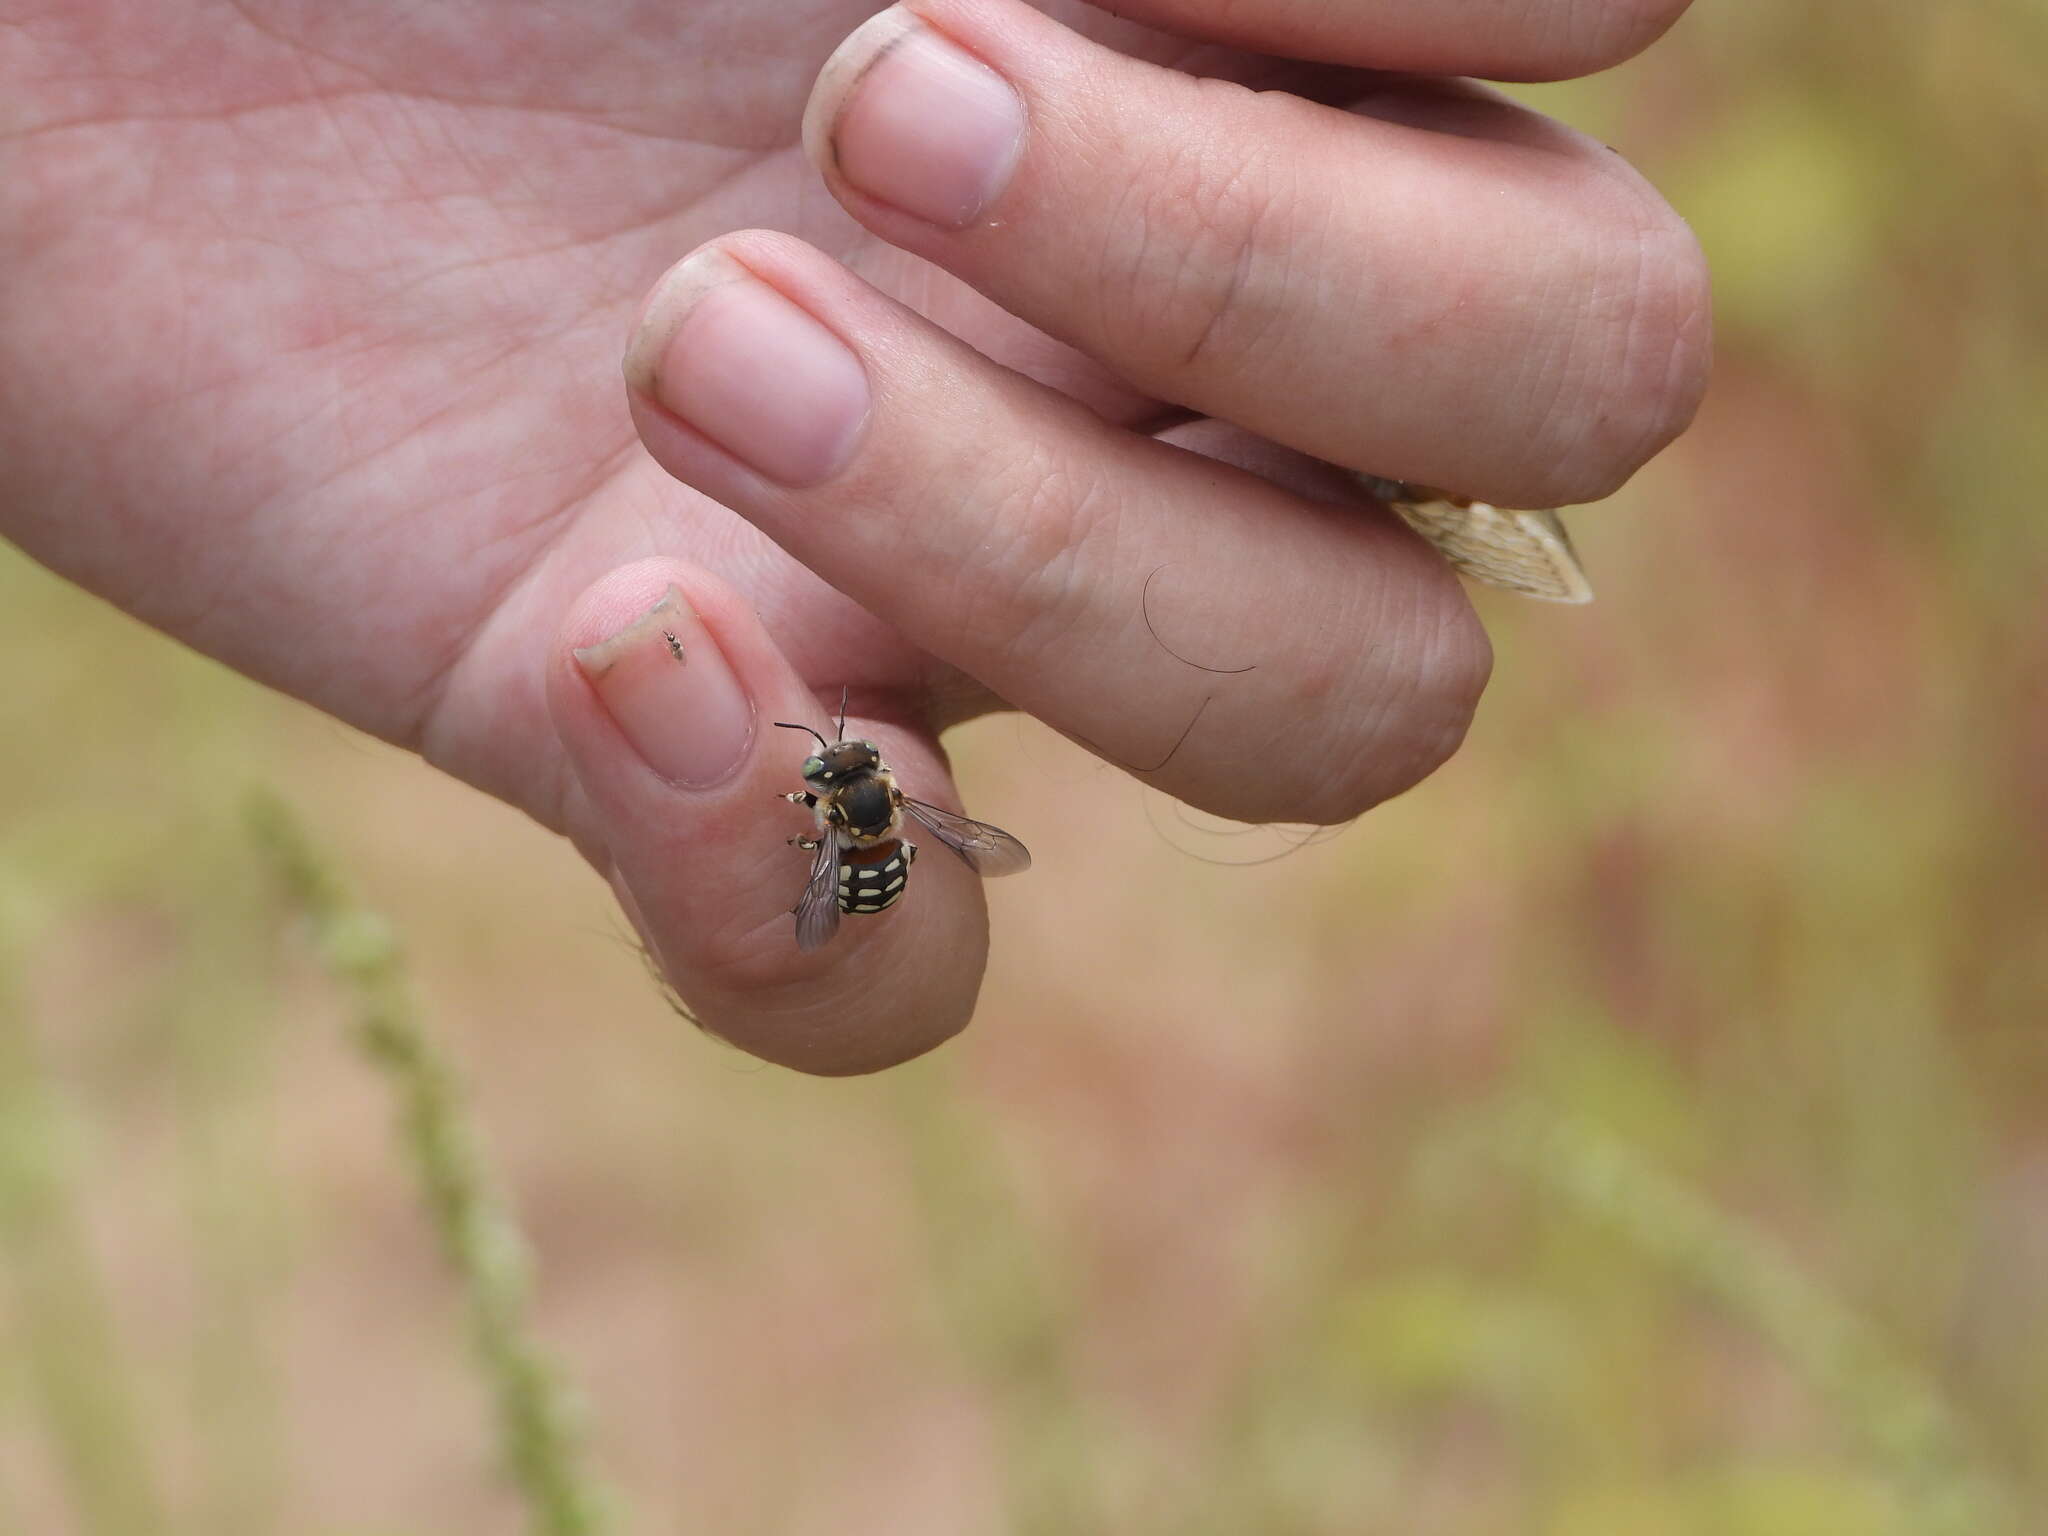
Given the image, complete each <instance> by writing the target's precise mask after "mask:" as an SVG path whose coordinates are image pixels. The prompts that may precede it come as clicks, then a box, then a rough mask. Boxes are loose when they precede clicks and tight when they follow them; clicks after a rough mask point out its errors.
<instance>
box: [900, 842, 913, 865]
mask: <svg viewBox="0 0 2048 1536" xmlns="http://www.w3.org/2000/svg"><path fill="white" fill-rule="evenodd" d="M901 846H902V849H903V867H904V868H905V869H908V868H909V867H910V866H911V865H913V864H915V863H916V862H917V844H915V843H904V844H902V845H901Z"/></svg>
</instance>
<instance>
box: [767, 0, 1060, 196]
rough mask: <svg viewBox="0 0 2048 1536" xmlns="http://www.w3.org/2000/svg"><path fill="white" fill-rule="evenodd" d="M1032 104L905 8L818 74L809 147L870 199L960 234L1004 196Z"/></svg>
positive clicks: (859, 36)
mask: <svg viewBox="0 0 2048 1536" xmlns="http://www.w3.org/2000/svg"><path fill="white" fill-rule="evenodd" d="M1024 126H1025V122H1024V102H1023V98H1021V97H1020V96H1018V94H1017V93H1016V91H1015V90H1013V89H1012V88H1011V87H1010V84H1009V82H1008V81H1006V80H1005V79H1003V77H1002V76H1001V75H999V74H997V73H996V72H995V71H994V70H992V69H990V68H989V67H988V66H987V65H986V64H984V63H982V62H981V60H979V59H977V58H976V57H974V55H973V54H971V53H969V52H967V50H966V49H964V48H962V47H960V46H959V45H958V44H957V43H954V42H951V41H949V40H947V39H946V38H944V37H942V36H941V35H940V34H939V33H937V32H934V31H932V30H931V28H929V27H927V26H925V25H924V24H923V23H922V22H920V21H918V20H917V19H916V18H914V17H912V16H911V15H909V14H908V13H907V12H905V11H904V10H903V9H902V8H901V7H900V6H899V7H897V8H895V9H892V10H887V11H884V12H882V14H881V15H879V16H876V17H874V18H873V19H871V20H870V21H868V22H867V23H866V24H865V25H863V26H862V27H860V28H859V29H858V30H857V31H855V32H854V33H853V35H852V36H850V37H848V38H847V40H846V41H845V42H843V43H841V44H840V45H839V50H838V52H836V53H834V54H833V55H832V57H831V58H830V59H829V60H828V61H827V62H826V64H825V68H824V69H823V70H822V71H820V72H819V75H818V83H817V85H816V86H815V87H814V88H813V90H812V93H811V106H810V110H809V111H807V112H806V114H805V122H804V145H805V148H806V149H807V150H808V151H809V153H810V156H811V159H812V162H813V163H814V164H816V165H817V166H818V168H819V169H820V170H821V171H823V170H826V169H827V168H828V167H831V166H836V167H837V169H838V171H839V174H840V175H841V176H843V177H844V178H845V179H846V180H847V181H848V182H850V183H852V184H853V185H854V186H855V187H857V188H858V189H859V190H861V191H862V192H865V193H866V194H867V195H868V196H869V197H872V198H876V199H878V200H880V201H881V202H885V203H888V204H889V205H890V206H891V207H894V208H900V209H902V210H903V212H905V213H908V214H911V215H913V216H915V217H917V218H920V219H923V220H925V221H926V222H927V223H930V224H937V225H939V226H940V227H941V228H943V229H960V228H962V227H964V226H965V225H967V224H970V223H972V222H973V221H974V220H975V219H976V218H977V217H978V216H979V215H980V214H981V212H982V210H983V209H985V208H987V207H988V206H989V204H991V203H993V202H994V201H995V200H996V198H997V197H999V196H1001V194H1002V190H1003V188H1004V187H1005V186H1006V185H1008V183H1009V180H1010V173H1011V172H1012V171H1014V170H1015V169H1016V168H1017V159H1018V156H1019V155H1020V154H1021V152H1022V151H1023V148H1024Z"/></svg>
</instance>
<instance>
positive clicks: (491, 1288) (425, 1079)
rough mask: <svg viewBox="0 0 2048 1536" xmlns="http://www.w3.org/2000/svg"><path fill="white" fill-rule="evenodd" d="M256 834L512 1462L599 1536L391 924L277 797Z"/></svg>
mask: <svg viewBox="0 0 2048 1536" xmlns="http://www.w3.org/2000/svg"><path fill="white" fill-rule="evenodd" d="M249 820H250V825H251V827H252V829H253V831H254V833H255V835H256V839H257V841H258V843H259V844H260V846H261V847H262V848H263V849H264V851H265V852H266V853H267V854H268V855H269V856H270V859H271V861H272V863H273V864H274V865H275V867H276V869H277V871H278V873H279V874H280V876H281V877H282V878H283V881H284V884H285V887H286V889H287V890H288V891H289V893H290V895H291V898H292V900H293V902H294V903H295V904H296V905H297V906H298V907H299V908H300V909H301V910H302V911H303V912H304V913H305V915H306V918H307V920H308V922H309V923H310V925H311V928H312V937H313V942H314V946H315V948H316V949H317V951H318V953H319V955H320V957H321V960H322V962H323V963H324V964H325V965H326V967H327V968H328V970H329V971H330V972H332V973H333V975H334V976H335V977H336V979H337V980H339V981H341V982H342V983H343V984H344V985H345V986H346V987H347V988H348V990H349V993H350V995H351V998H352V1000H353V1003H354V1006H355V1009H356V1020H355V1027H356V1034H357V1039H358V1040H359V1042H360V1043H361V1045H362V1048H363V1050H364V1051H365V1053H366V1054H367V1055H368V1056H369V1057H370V1059H371V1060H372V1061H374V1062H375V1063H376V1064H377V1065H378V1066H379V1067H380V1068H382V1069H383V1071H384V1073H385V1075H386V1077H387V1078H388V1079H389V1081H390V1083H391V1085H392V1088H393V1090H394V1092H395V1093H396V1095H397V1097H398V1116H399V1132H400V1139H401V1143H402V1145H403V1147H404V1150H405V1153H406V1155H407V1158H408V1160H409V1161H410V1162H411V1164H412V1168H413V1173H414V1175H415V1177H417V1178H418V1179H419V1181H420V1186H421V1190H422V1192H423V1193H424V1195H425V1197H426V1202H427V1208H428V1212H429V1215H430V1217H431V1219H432V1221H433V1224H434V1227H435V1229H436V1231H438V1232H439V1234H440V1237H441V1242H442V1246H443V1247H444V1249H445V1250H446V1252H447V1254H448V1258H449V1261H450V1262H451V1263H452V1264H453V1265H454V1267H455V1271H456V1275H457V1278H458V1279H459V1281H460V1283H461V1285H462V1287H463V1290H464V1293H465V1296H466V1299H467V1303H468V1307H469V1313H470V1331H471V1342H472V1344H473V1346H474V1348H475V1351H476V1358H477V1363H478V1366H479V1368H480V1370H481V1371H482V1373H483V1376H484V1378H485V1380H486V1382H487V1384H488V1386H489V1388H490V1391H491V1394H492V1397H493V1399H494V1402H495V1405H496V1411H497V1420H498V1440H499V1449H500V1453H501V1454H502V1455H503V1457H504V1460H505V1465H506V1467H507V1469H508V1471H509V1472H510V1475H511V1477H512V1479H513V1481H514V1483H515V1484H516V1486H517V1487H518V1490H519V1492H520V1494H521V1496H522V1498H523V1499H524V1500H525V1503H526V1505H527V1509H528V1513H529V1518H530V1520H531V1523H532V1529H533V1530H534V1531H536V1532H539V1533H542V1536H600V1533H602V1532H606V1531H609V1530H611V1529H613V1528H614V1521H613V1519H612V1514H611V1511H612V1509H613V1501H612V1499H611V1497H610V1495H609V1494H608V1493H607V1492H606V1491H605V1490H604V1489H603V1488H601V1487H600V1485H599V1483H598V1480H597V1478H596V1476H595V1474H594V1473H593V1472H592V1471H591V1470H590V1467H589V1465H588V1463H587V1460H586V1457H585V1453H584V1447H583V1445H582V1443H581V1434H580V1431H579V1428H578V1425H577V1417H578V1416H577V1414H576V1413H575V1411H574V1410H573V1408H572V1406H571V1401H570V1394H569V1390H568V1388H567V1387H566V1385H565V1384H564V1382H563V1381H562V1379H561V1376H560V1374H559V1372H558V1371H557V1369H556V1368H555V1366H554V1364H553V1363H552V1362H551V1361H550V1360H549V1359H548V1357H547V1355H546V1353H545V1351H544V1350H543V1349H542V1348H541V1346H540V1344H539V1343H538V1341H537V1340H536V1339H535V1338H534V1336H533V1333H532V1329H531V1325H530V1322H529V1319H528V1317H527V1307H528V1302H529V1299H530V1297H531V1294H532V1284H533V1282H532V1266H531V1261H530V1257H529V1252H528V1248H527V1244H526V1240H525V1238H524V1236H523V1235H522V1234H521V1232H520V1231H519V1227H518V1224H517V1222H516V1221H515V1219H514V1217H513V1215H512V1213H511V1211H510V1209H509V1207H508V1204H507V1201H506V1200H505V1198H504V1196H503V1195H502V1194H501V1192H500V1191H499V1190H498V1188H497V1187H496V1181H495V1179H494V1178H493V1177H492V1176H491V1173H490V1171H489V1169H488V1167H487V1166H486V1164H485V1161H484V1156H483V1152H482V1149H481V1142H480V1138H479V1137H478V1134H477V1132H476V1129H475V1127H474V1126H473V1124H472V1123H471V1121H470V1118H469V1114H468V1111H467V1108H466V1106H465V1104H464V1102H463V1095H462V1089H461V1086H460V1084H459V1083H458V1082H457V1080H456V1077H455V1074H454V1071H453V1069H452V1068H451V1067H450V1065H449V1063H448V1062H447V1061H446V1060H445V1059H444V1058H443V1057H442V1055H441V1054H440V1051H439V1048H438V1047H437V1046H436V1045H435V1043H434V1042H433V1040H432V1039H431V1038H430V1036H429V1035H428V1032H427V1030H426V1028H425V1026H424V1024H423V1022H422V1020H421V1018H420V1014H419V1007H418V1004H417V1002H416V1001H415V999H414V997H413V995H412V989H411V986H410V984H409V982H408V980H407V977H406V971H405V962H404V957H403V954H402V952H401V949H400V946H399V943H398V940H397V938H396V936H395V935H394V934H393V933H392V931H391V929H390V926H389V925H388V924H387V923H386V922H385V921H384V920H383V918H382V917H380V916H379V915H378V914H377V913H375V912H372V911H370V910H368V909H367V908H365V907H363V906H361V905H359V904H358V903H357V902H356V901H355V899H354V897H353V896H352V895H350V893H349V892H348V890H347V888H346V886H345V884H344V883H343V881H342V879H341V877H340V876H339V875H338V874H337V873H336V871H335V870H334V868H333V867H332V866H331V865H330V864H329V863H327V861H326V860H325V859H324V858H323V857H322V855H321V854H320V853H319V851H318V850H316V849H315V848H314V847H313V845H312V843H311V841H310V840H309V839H308V838H307V836H306V833H305V831H304V829H303V827H301V825H300V824H299V822H298V819H297V818H296V816H294V815H293V813H292V811H291V809H290V808H289V807H288V806H286V805H285V804H284V802H283V801H281V800H280V799H278V798H277V797H276V796H274V795H268V794H263V795H259V796H257V797H255V798H254V799H253V800H252V801H251V803H250V807H249Z"/></svg>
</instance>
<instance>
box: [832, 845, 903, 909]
mask: <svg viewBox="0 0 2048 1536" xmlns="http://www.w3.org/2000/svg"><path fill="white" fill-rule="evenodd" d="M916 857H917V847H916V845H915V844H913V843H902V842H887V843H877V844H876V845H875V846H874V847H872V848H856V849H853V850H851V851H849V852H848V853H846V854H845V855H843V856H842V857H841V858H840V860H839V910H840V911H842V912H856V913H865V912H883V911H887V910H888V909H889V908H890V907H893V906H894V905H895V904H896V901H897V898H898V897H900V896H902V894H903V888H904V887H905V886H906V885H908V884H909V883H910V861H911V860H912V859H914V858H916Z"/></svg>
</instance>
